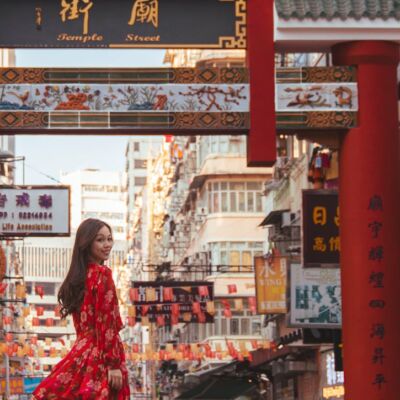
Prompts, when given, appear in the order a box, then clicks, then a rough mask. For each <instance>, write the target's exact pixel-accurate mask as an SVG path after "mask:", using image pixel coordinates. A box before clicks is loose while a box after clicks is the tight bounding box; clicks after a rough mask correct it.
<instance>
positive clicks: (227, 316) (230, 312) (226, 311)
mask: <svg viewBox="0 0 400 400" xmlns="http://www.w3.org/2000/svg"><path fill="white" fill-rule="evenodd" d="M224 317H225V318H232V311H231V310H230V309H228V308H225V310H224Z"/></svg>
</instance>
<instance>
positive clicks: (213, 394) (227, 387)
mask: <svg viewBox="0 0 400 400" xmlns="http://www.w3.org/2000/svg"><path fill="white" fill-rule="evenodd" d="M255 389H256V385H255V383H252V382H249V381H248V380H247V379H244V378H237V377H222V376H218V377H212V378H211V379H209V380H207V381H205V382H203V383H201V384H200V385H198V386H196V387H195V388H193V389H190V390H188V391H186V392H184V393H182V394H181V395H180V396H178V397H175V399H177V400H185V399H203V400H214V399H215V400H217V399H221V400H222V399H223V400H230V399H232V400H233V399H236V398H238V397H239V396H243V395H245V394H247V393H250V392H252V391H253V390H255Z"/></svg>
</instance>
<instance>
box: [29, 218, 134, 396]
mask: <svg viewBox="0 0 400 400" xmlns="http://www.w3.org/2000/svg"><path fill="white" fill-rule="evenodd" d="M112 246H113V237H112V233H111V228H110V226H109V225H108V224H106V223H105V222H103V221H100V220H98V219H92V218H90V219H87V220H85V221H83V222H82V223H81V225H80V226H79V228H78V231H77V233H76V238H75V244H74V249H73V252H72V260H71V265H70V268H69V271H68V274H67V277H66V278H65V280H64V282H63V284H62V285H61V287H60V290H59V292H58V302H59V303H60V305H61V310H60V313H61V317H62V318H66V317H67V315H69V314H71V315H72V317H73V321H74V326H75V330H76V334H77V339H76V341H75V344H74V345H73V347H72V349H71V351H70V352H69V353H68V354H67V356H66V357H65V358H64V359H63V360H61V361H60V362H59V363H58V364H57V365H56V366H55V367H54V368H53V370H52V372H51V374H50V375H49V376H48V377H47V378H46V379H45V380H43V381H42V382H41V383H40V384H39V386H38V387H37V388H36V390H35V391H34V392H33V397H32V400H61V399H65V400H88V399H95V400H106V399H107V400H108V399H117V400H126V399H129V385H128V373H127V369H126V365H125V354H124V348H123V345H122V343H121V339H120V337H119V334H118V332H119V331H120V330H121V328H122V321H121V316H120V314H119V308H118V299H117V296H116V291H115V285H114V282H113V279H112V275H111V270H110V269H109V268H108V267H106V266H105V265H103V264H104V261H105V260H107V259H108V257H109V255H110V251H111V248H112Z"/></svg>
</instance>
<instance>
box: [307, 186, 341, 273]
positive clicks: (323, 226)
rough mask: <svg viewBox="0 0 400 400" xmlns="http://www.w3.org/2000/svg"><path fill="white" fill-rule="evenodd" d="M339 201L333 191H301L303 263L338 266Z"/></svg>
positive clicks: (335, 192)
mask: <svg viewBox="0 0 400 400" xmlns="http://www.w3.org/2000/svg"><path fill="white" fill-rule="evenodd" d="M339 256H340V236H339V198H338V193H337V191H335V190H303V257H304V258H303V263H304V266H305V267H320V266H329V265H331V266H332V265H336V266H338V265H339V261H340V257H339Z"/></svg>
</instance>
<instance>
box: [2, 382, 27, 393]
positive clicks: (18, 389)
mask: <svg viewBox="0 0 400 400" xmlns="http://www.w3.org/2000/svg"><path fill="white" fill-rule="evenodd" d="M9 384H10V386H9V387H10V394H11V395H17V394H24V393H25V392H24V378H10V381H9ZM5 393H6V380H5V379H0V394H2V395H5Z"/></svg>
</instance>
